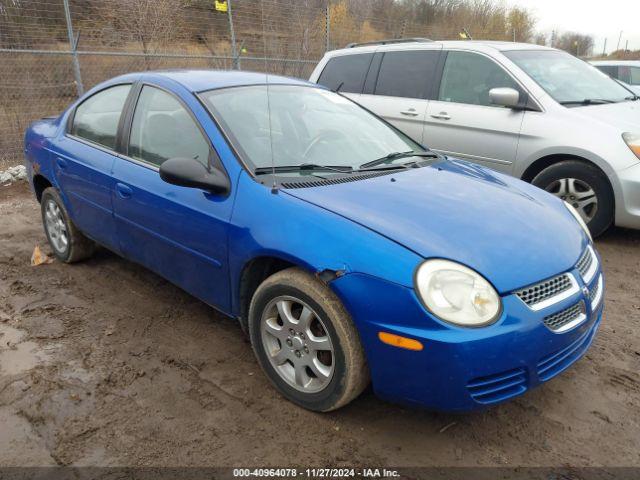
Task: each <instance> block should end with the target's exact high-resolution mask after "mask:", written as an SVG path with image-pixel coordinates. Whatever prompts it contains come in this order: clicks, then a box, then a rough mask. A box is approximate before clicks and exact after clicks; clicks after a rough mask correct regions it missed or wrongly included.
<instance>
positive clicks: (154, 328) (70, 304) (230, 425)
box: [0, 182, 640, 467]
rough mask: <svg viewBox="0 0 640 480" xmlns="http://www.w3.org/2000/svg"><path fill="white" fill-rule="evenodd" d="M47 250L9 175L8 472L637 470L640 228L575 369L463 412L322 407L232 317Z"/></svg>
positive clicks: (608, 247)
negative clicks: (33, 261)
mask: <svg viewBox="0 0 640 480" xmlns="http://www.w3.org/2000/svg"><path fill="white" fill-rule="evenodd" d="M34 245H40V246H42V247H43V250H45V251H48V247H47V246H46V243H45V237H44V234H43V231H42V227H41V222H40V215H39V206H38V205H37V204H36V202H35V201H34V200H33V199H32V197H31V195H30V193H29V191H28V188H27V186H26V184H25V183H24V182H22V183H20V184H16V185H13V186H10V187H0V466H7V465H20V466H22V465H56V464H58V465H100V466H113V465H120V466H122V465H126V466H151V465H152V466H246V465H252V466H261V465H262V466H265V465H268V466H287V465H297V466H310V465H311V466H317V467H328V466H341V465H353V464H359V465H378V466H384V465H395V466H451V465H455V466H479V465H500V466H516V465H526V466H538V465H542V466H565V465H573V466H576V465H577V466H640V448H639V443H640V374H639V372H640V232H635V231H630V230H621V229H615V230H613V231H611V232H610V233H608V234H607V235H606V236H605V237H604V238H602V239H600V240H598V242H597V247H598V249H599V251H600V252H601V254H602V256H603V259H604V268H605V271H606V275H607V279H608V286H607V287H608V291H607V295H606V309H605V319H604V321H603V324H602V327H601V329H600V332H599V334H598V336H597V337H596V340H595V342H594V344H593V346H592V348H591V349H590V351H589V352H588V354H587V355H586V356H585V357H584V358H583V359H582V360H581V361H580V362H578V363H577V364H576V365H575V366H574V368H572V369H570V370H569V371H567V372H565V373H564V374H562V375H561V376H560V377H558V378H556V379H554V380H552V381H550V382H549V383H547V384H545V385H544V386H542V387H541V388H538V389H536V390H534V391H531V392H529V393H527V394H525V395H524V396H522V397H520V398H519V399H517V400H515V401H511V402H509V403H507V404H504V405H501V406H498V407H495V408H492V409H490V410H488V411H485V412H482V413H477V414H470V415H464V416H454V415H445V414H438V413H430V412H424V411H415V410H410V409H406V408H403V407H399V406H396V405H392V404H388V403H385V402H383V401H381V400H378V399H377V398H376V397H375V396H374V395H373V394H372V393H371V392H370V391H368V392H365V394H363V395H362V396H361V397H360V398H358V399H357V400H356V401H354V402H353V403H352V404H351V405H349V406H347V407H346V408H343V409H342V410H340V411H338V412H334V413H330V414H314V413H310V412H307V411H305V410H302V409H300V408H298V407H296V406H294V405H292V404H290V403H287V402H285V401H283V399H282V398H281V397H280V396H279V395H278V394H277V393H276V392H275V391H274V390H273V388H272V387H271V386H270V385H269V384H268V382H267V380H266V379H265V377H264V376H263V375H262V373H261V372H260V370H259V368H258V365H257V364H256V361H255V360H254V357H253V355H252V352H251V349H250V346H249V344H248V343H247V341H246V340H245V338H244V336H243V335H242V333H241V332H240V329H239V328H238V326H237V325H236V324H235V323H234V322H233V321H232V320H230V319H227V318H223V317H221V316H220V315H218V314H216V313H215V312H214V311H213V310H212V309H211V308H209V307H207V306H206V305H204V304H202V303H201V302H199V301H197V300H195V299H194V298H192V297H190V296H189V295H188V294H186V293H184V292H183V291H181V290H179V289H178V288H176V287H174V286H173V285H171V284H169V283H167V282H166V281H164V280H163V279H161V278H160V277H158V276H156V275H154V274H152V273H151V272H149V271H147V270H145V269H144V268H141V267H139V266H137V265H134V264H133V263H130V262H128V261H125V260H123V259H121V258H119V257H118V256H116V255H114V254H112V253H109V252H107V251H100V252H99V253H98V254H97V255H96V257H95V258H93V259H91V260H90V261H87V262H84V263H80V264H76V265H73V266H69V265H62V264H60V263H59V262H54V263H52V264H50V265H42V266H39V267H32V266H30V264H29V259H30V256H31V253H32V250H33V248H34Z"/></svg>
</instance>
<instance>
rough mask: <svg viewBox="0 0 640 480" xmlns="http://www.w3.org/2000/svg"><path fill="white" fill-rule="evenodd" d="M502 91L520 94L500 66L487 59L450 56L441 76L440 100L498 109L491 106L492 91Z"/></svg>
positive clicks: (458, 54) (466, 53)
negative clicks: (514, 91) (495, 89)
mask: <svg viewBox="0 0 640 480" xmlns="http://www.w3.org/2000/svg"><path fill="white" fill-rule="evenodd" d="M500 87H509V88H514V89H516V90H520V88H519V87H518V84H517V83H516V82H515V81H514V80H513V79H512V78H511V77H510V76H509V74H507V72H505V71H504V69H503V68H502V67H501V66H500V65H498V64H497V63H496V62H494V61H493V60H491V59H489V58H487V57H485V56H484V55H478V54H476V53H470V52H449V53H448V54H447V60H446V62H445V64H444V71H443V72H442V81H441V83H440V93H439V95H438V100H440V101H443V102H454V103H466V104H471V105H484V106H493V107H497V105H495V104H493V103H491V99H490V98H489V90H491V89H492V88H500Z"/></svg>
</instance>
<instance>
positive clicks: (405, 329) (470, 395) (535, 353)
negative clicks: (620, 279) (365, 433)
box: [332, 270, 604, 412]
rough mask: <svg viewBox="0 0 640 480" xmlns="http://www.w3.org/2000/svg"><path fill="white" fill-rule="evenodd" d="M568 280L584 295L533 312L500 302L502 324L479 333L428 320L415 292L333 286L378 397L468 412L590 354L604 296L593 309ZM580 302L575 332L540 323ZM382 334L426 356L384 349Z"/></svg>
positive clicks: (349, 283)
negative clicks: (410, 341)
mask: <svg viewBox="0 0 640 480" xmlns="http://www.w3.org/2000/svg"><path fill="white" fill-rule="evenodd" d="M571 273H572V274H573V275H574V277H575V279H576V280H577V281H578V283H579V285H580V289H579V291H578V292H576V293H575V294H573V295H571V296H570V297H568V298H566V299H564V300H562V301H560V302H558V303H556V304H554V305H551V306H549V307H547V308H544V309H542V310H539V311H533V310H531V309H530V308H529V307H527V305H525V303H524V302H523V301H521V300H520V298H518V297H517V296H516V295H515V294H511V295H506V296H503V305H504V311H503V314H502V316H501V318H500V319H499V320H498V321H497V322H496V323H495V324H493V325H491V326H488V327H482V328H476V329H472V328H461V327H455V326H452V325H448V324H445V323H443V322H441V321H439V320H437V319H435V318H433V317H431V316H430V314H429V313H428V312H427V311H426V310H425V309H424V308H423V307H422V305H421V304H420V302H419V300H418V298H417V297H416V295H415V292H414V290H413V289H410V288H407V287H404V286H400V285H397V284H391V283H389V282H386V281H384V280H381V279H378V278H374V277H371V276H366V275H360V274H349V275H345V276H344V277H341V278H339V279H337V280H335V281H334V282H332V286H333V288H334V290H335V291H336V293H337V294H338V295H339V296H340V298H341V299H342V301H343V302H344V303H345V305H346V307H347V309H348V310H349V312H350V313H351V315H352V317H353V319H354V322H355V323H356V326H357V327H358V330H359V333H360V337H361V341H362V344H363V346H364V349H365V353H366V355H367V361H368V364H369V369H370V373H371V378H372V383H373V388H374V391H375V392H376V394H377V395H378V396H380V397H382V398H384V399H386V400H390V401H393V402H397V403H404V404H412V405H417V406H420V407H426V408H428V409H434V410H442V411H458V412H463V411H470V410H475V409H478V408H482V407H486V406H488V405H492V404H496V403H499V402H502V401H504V400H507V399H509V398H512V397H515V396H517V395H520V394H522V393H524V392H526V391H527V390H529V389H531V388H533V387H535V386H537V385H539V384H540V383H542V382H545V381H547V380H549V379H551V378H553V377H554V376H556V375H557V374H559V373H560V372H562V371H564V370H565V369H566V368H568V367H569V366H570V365H572V364H573V363H574V362H575V361H576V360H578V359H579V358H580V357H581V356H582V355H583V354H584V353H585V352H586V351H587V349H588V348H589V346H590V345H591V342H592V340H593V338H594V336H595V334H596V332H597V329H598V326H599V324H600V320H601V317H602V310H603V302H604V300H603V297H604V295H601V296H600V297H599V298H600V299H599V301H598V302H597V305H596V306H595V307H594V309H593V310H592V308H591V307H590V305H591V303H590V299H589V295H588V293H587V292H584V291H583V289H582V287H583V286H584V283H583V282H582V279H581V277H580V274H579V273H578V271H577V270H575V271H572V272H571ZM600 276H601V272H600V271H598V273H597V274H596V275H595V277H594V280H592V281H591V282H590V285H589V286H588V287H590V288H593V287H594V286H595V284H596V283H597V282H598V280H599V278H600ZM603 287H604V284H603ZM602 293H604V292H602ZM355 299H357V302H353V300H355ZM362 299H366V300H364V301H363V300H362ZM580 301H584V302H585V305H586V306H587V307H586V314H585V316H586V318H585V320H584V321H582V322H581V323H580V324H578V325H577V326H576V327H574V328H572V329H570V330H568V331H565V332H564V333H555V332H553V331H552V330H550V329H549V328H547V326H545V324H544V323H543V319H544V318H545V317H546V316H549V315H551V314H553V313H556V312H560V311H562V310H564V309H567V308H569V307H571V306H572V305H575V304H576V303H579V302H580ZM594 303H595V302H594ZM381 331H383V332H389V333H393V334H396V335H401V336H405V337H410V338H414V339H416V340H419V341H420V342H421V343H422V344H423V346H424V349H423V350H422V351H410V350H404V349H401V348H397V347H393V346H390V345H387V344H384V343H382V342H381V341H380V340H379V339H378V332H381Z"/></svg>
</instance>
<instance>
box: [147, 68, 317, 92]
mask: <svg viewBox="0 0 640 480" xmlns="http://www.w3.org/2000/svg"><path fill="white" fill-rule="evenodd" d="M154 77H165V78H169V79H171V80H173V81H175V82H178V83H180V84H181V85H183V86H184V87H185V88H187V89H188V90H190V91H192V92H201V91H203V90H213V89H216V88H225V87H238V86H244V85H265V84H266V83H267V82H268V83H269V84H271V85H273V84H280V85H283V84H284V85H309V86H313V87H316V88H317V87H318V85H316V84H314V83H309V82H306V81H304V80H300V79H296V78H289V77H283V76H280V75H267V74H265V73H257V72H244V71H238V70H231V71H223V70H161V71H152V72H145V73H143V76H142V78H143V79H145V78H147V79H153V78H154Z"/></svg>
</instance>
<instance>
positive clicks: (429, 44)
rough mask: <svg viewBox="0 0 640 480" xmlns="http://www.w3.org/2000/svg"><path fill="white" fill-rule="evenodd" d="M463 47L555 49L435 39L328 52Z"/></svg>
mask: <svg viewBox="0 0 640 480" xmlns="http://www.w3.org/2000/svg"><path fill="white" fill-rule="evenodd" d="M440 47H442V48H465V49H471V50H479V51H486V50H498V51H508V50H555V49H554V48H551V47H547V46H544V45H537V44H535V43H516V42H505V41H497V40H442V41H440V40H437V41H415V40H414V41H411V40H408V41H407V42H400V41H398V42H393V43H389V44H382V43H378V44H375V43H371V44H366V45H363V46H357V45H354V46H353V47H349V48H343V49H339V50H334V51H333V52H329V54H333V53H336V54H348V53H364V52H373V51H376V50H379V49H380V50H405V49H412V50H413V49H416V50H419V49H424V48H440Z"/></svg>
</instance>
